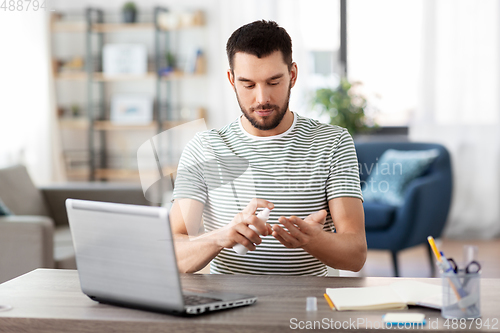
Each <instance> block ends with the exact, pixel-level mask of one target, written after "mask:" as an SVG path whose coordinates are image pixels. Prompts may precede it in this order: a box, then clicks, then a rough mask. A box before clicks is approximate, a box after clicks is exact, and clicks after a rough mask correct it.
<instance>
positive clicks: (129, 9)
mask: <svg viewBox="0 0 500 333" xmlns="http://www.w3.org/2000/svg"><path fill="white" fill-rule="evenodd" d="M122 13H123V22H125V23H135V20H136V18H137V7H136V5H135V3H134V2H126V3H125V4H124V5H123V7H122Z"/></svg>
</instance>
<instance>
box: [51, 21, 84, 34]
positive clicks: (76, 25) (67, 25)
mask: <svg viewBox="0 0 500 333" xmlns="http://www.w3.org/2000/svg"><path fill="white" fill-rule="evenodd" d="M51 30H52V32H79V33H83V32H86V31H87V23H86V22H85V21H81V22H64V21H53V22H52V25H51Z"/></svg>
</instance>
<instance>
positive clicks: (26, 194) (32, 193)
mask: <svg viewBox="0 0 500 333" xmlns="http://www.w3.org/2000/svg"><path fill="white" fill-rule="evenodd" d="M0 198H2V200H3V202H4V203H5V205H7V207H9V209H10V211H11V212H12V213H13V214H16V215H41V216H47V217H50V214H49V211H48V209H47V205H46V203H45V199H44V197H43V195H42V193H41V192H40V190H39V189H38V188H36V187H35V184H33V182H32V181H31V178H30V176H29V174H28V170H26V167H24V166H22V165H16V166H12V167H9V168H4V169H0Z"/></svg>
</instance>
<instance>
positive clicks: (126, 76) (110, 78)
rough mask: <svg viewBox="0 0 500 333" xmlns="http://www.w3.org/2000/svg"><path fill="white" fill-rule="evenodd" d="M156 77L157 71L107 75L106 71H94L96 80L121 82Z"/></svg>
mask: <svg viewBox="0 0 500 333" xmlns="http://www.w3.org/2000/svg"><path fill="white" fill-rule="evenodd" d="M155 78H156V73H155V72H148V73H146V74H139V75H137V74H116V75H105V74H104V73H94V81H97V82H119V81H135V80H137V81H139V80H152V79H155Z"/></svg>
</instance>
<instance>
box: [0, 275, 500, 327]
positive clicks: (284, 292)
mask: <svg viewBox="0 0 500 333" xmlns="http://www.w3.org/2000/svg"><path fill="white" fill-rule="evenodd" d="M395 279H396V278H347V277H325V278H320V277H284V276H242V275H240V276H228V275H183V276H182V282H183V285H184V287H188V288H197V287H198V288H210V289H216V290H226V291H234V292H245V293H251V294H254V295H257V296H258V300H257V303H256V304H254V305H251V306H247V307H242V308H236V309H231V310H226V311H219V312H213V313H211V314H207V315H201V316H198V317H191V318H184V317H175V316H171V315H166V314H159V313H152V312H145V311H140V310H132V309H126V308H120V307H114V306H110V305H103V304H99V303H97V302H94V301H92V300H90V299H89V298H88V297H87V296H85V295H84V294H83V293H82V292H81V290H80V284H79V280H78V274H77V272H76V271H74V270H51V269H37V270H35V271H32V272H30V273H27V274H25V275H23V276H20V277H18V278H16V279H13V280H10V281H8V282H5V283H3V284H1V285H0V304H10V305H11V306H12V307H13V308H12V310H10V311H6V312H0V331H1V332H237V333H244V332H283V331H285V332H290V331H305V330H302V329H300V328H299V325H300V322H301V321H302V323H303V324H302V325H303V327H305V325H307V321H310V322H313V321H317V322H319V323H321V324H323V325H325V323H327V325H328V326H326V328H323V329H321V327H319V329H318V331H322V332H326V331H345V330H351V331H357V330H365V329H366V326H367V325H366V323H367V322H368V321H370V322H372V325H373V326H372V327H374V328H375V327H376V326H375V325H376V324H375V323H376V322H377V323H378V324H381V323H382V319H381V316H382V315H383V314H385V313H386V312H387V311H349V312H336V311H332V310H330V308H329V307H328V305H327V303H326V301H325V299H324V298H323V293H324V292H325V288H327V287H361V286H376V285H386V284H390V283H391V282H393V281H394V280H395ZM416 280H419V281H424V282H430V283H440V280H439V279H416ZM307 296H316V297H317V298H318V311H317V312H313V313H307V312H306V311H305V305H306V297H307ZM481 308H482V309H481V310H482V315H483V316H482V320H483V321H485V320H486V319H489V324H490V329H489V330H490V331H500V323H499V322H498V320H499V319H500V280H499V279H482V281H481ZM407 311H414V312H423V313H425V314H426V318H427V319H428V320H429V321H430V324H431V325H433V326H431V325H429V323H428V324H427V325H426V326H425V327H424V328H423V329H422V328H420V329H418V330H420V331H422V330H426V331H429V330H430V331H447V332H450V331H458V329H452V328H451V326H450V328H449V329H447V328H446V327H444V326H443V325H444V323H445V319H443V318H441V315H440V312H439V311H436V310H432V309H426V308H411V309H409V310H407ZM292 318H296V320H295V321H293V319H292ZM358 319H359V320H360V321H361V320H364V321H365V324H362V323H361V322H360V325H358V326H356V325H357V322H358ZM495 320H496V326H495V327H492V325H493V324H494V322H495ZM337 322H339V323H342V324H343V325H344V326H345V327H344V328H346V329H339V328H338V327H339V326H338V325H339V324H338V323H337ZM344 322H345V323H344ZM293 323H295V324H293ZM469 323H471V322H470V321H468V322H467V325H469ZM335 324H336V325H337V328H335ZM475 324H477V323H475ZM317 325H318V324H317ZM434 326H435V327H434ZM293 327H295V328H296V329H291V328H293ZM317 328H318V326H317ZM368 328H370V326H368ZM472 328H473V329H474V330H475V328H476V327H475V326H473V327H472ZM394 330H396V331H401V330H400V329H397V328H393V329H392V331H394ZM481 330H482V331H485V330H486V331H488V329H487V328H486V327H482V329H481ZM373 331H377V332H381V331H387V330H384V329H373ZM403 331H404V329H403Z"/></svg>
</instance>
